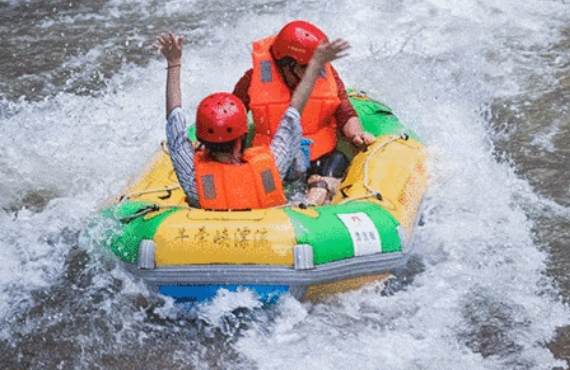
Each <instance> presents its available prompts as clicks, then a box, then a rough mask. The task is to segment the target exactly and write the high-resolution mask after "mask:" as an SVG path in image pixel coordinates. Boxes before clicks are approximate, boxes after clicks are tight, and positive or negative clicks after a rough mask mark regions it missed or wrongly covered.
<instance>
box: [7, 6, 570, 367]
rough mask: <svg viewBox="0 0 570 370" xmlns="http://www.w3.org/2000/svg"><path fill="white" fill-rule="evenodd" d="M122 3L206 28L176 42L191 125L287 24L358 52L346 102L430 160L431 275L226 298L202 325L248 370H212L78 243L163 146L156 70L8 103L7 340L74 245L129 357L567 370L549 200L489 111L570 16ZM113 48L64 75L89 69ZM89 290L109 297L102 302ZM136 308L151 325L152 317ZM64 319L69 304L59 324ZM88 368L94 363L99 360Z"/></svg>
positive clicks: (545, 11)
mask: <svg viewBox="0 0 570 370" xmlns="http://www.w3.org/2000/svg"><path fill="white" fill-rule="evenodd" d="M129 4H130V5H132V7H136V8H137V9H139V10H138V11H140V12H141V13H144V12H145V11H149V10H151V9H152V10H156V9H160V10H159V12H163V16H164V17H165V18H167V17H168V16H169V15H172V14H180V13H182V14H187V15H188V16H191V15H192V14H195V13H199V14H201V15H203V17H204V18H203V19H202V20H201V21H200V22H199V24H200V26H198V27H197V28H196V29H192V30H177V29H176V26H173V29H174V30H175V31H181V32H183V33H184V34H185V37H186V48H185V54H184V57H183V69H182V73H183V86H182V88H183V106H184V110H185V112H186V113H187V118H188V122H191V120H192V119H193V109H194V108H195V107H196V105H197V103H198V102H199V101H200V99H201V98H202V97H203V96H205V95H207V94H209V93H211V92H212V91H216V90H225V91H227V90H231V89H232V88H233V84H234V83H235V82H236V81H237V79H238V78H239V77H240V76H241V74H242V73H243V72H244V71H245V70H246V69H247V68H248V66H249V63H250V56H249V45H250V41H251V40H254V39H258V38H262V37H264V36H266V35H268V34H269V33H272V32H275V31H277V30H278V29H279V28H280V27H281V26H282V25H283V24H284V23H285V22H287V21H289V20H291V19H295V18H305V19H307V20H309V21H313V22H314V23H316V24H318V25H320V26H322V28H323V29H324V30H325V31H326V32H327V33H328V34H329V35H330V37H331V38H335V37H343V38H346V39H348V40H349V41H350V42H351V43H352V45H353V49H352V54H351V55H350V56H349V57H347V58H345V59H343V60H340V61H338V63H335V66H336V67H337V69H338V70H339V72H340V74H341V76H342V77H343V79H344V81H345V83H346V84H347V86H351V87H352V86H354V87H357V88H360V89H363V90H369V91H372V92H373V93H374V95H375V96H376V97H378V98H379V99H381V100H382V101H384V102H385V103H386V104H387V105H388V106H390V107H392V108H393V109H394V112H395V114H396V115H397V116H398V117H399V118H400V120H401V121H402V122H403V123H404V124H406V125H408V126H410V127H411V128H413V129H414V130H416V131H417V132H418V134H419V135H420V137H422V138H423V140H424V142H425V143H426V145H427V148H428V149H427V150H428V153H429V158H430V163H429V166H430V185H429V189H428V193H427V196H426V199H425V203H424V208H423V210H422V225H421V227H418V229H417V230H416V235H415V241H414V245H415V247H416V256H415V257H414V258H415V260H416V261H419V262H418V263H419V264H421V265H422V268H421V269H420V270H421V271H416V272H415V273H414V274H412V277H411V282H410V283H409V284H408V285H407V286H406V287H405V288H403V289H400V290H396V291H395V292H393V293H391V294H381V293H380V291H381V289H380V288H381V287H379V286H372V287H367V288H364V289H362V290H359V291H356V292H350V293H346V294H342V295H338V296H335V297H333V298H332V299H331V300H330V301H328V302H325V303H320V304H314V305H313V304H309V303H306V304H301V303H299V302H297V301H295V300H294V299H292V298H286V299H284V300H283V301H281V302H280V303H279V304H278V305H277V306H276V307H275V308H273V309H272V310H270V311H269V312H270V313H267V312H265V313H261V312H262V311H263V310H260V308H259V307H258V306H256V303H254V302H255V301H254V300H253V299H252V297H251V295H250V293H248V292H241V293H222V294H221V295H220V296H219V297H218V298H217V299H216V300H214V301H213V302H212V303H210V304H208V305H206V306H203V307H201V308H199V309H198V310H197V311H196V312H194V314H195V315H197V317H198V318H199V319H200V320H201V321H200V322H206V323H207V324H208V325H209V326H210V327H214V328H216V329H218V331H222V334H224V335H226V336H227V335H230V336H232V341H231V343H230V345H229V350H230V352H234V351H235V354H236V356H237V357H238V358H239V359H240V361H239V362H238V364H237V365H231V366H230V365H228V364H229V363H230V362H229V361H230V360H232V357H231V356H230V357H229V358H228V357H224V356H222V357H220V358H219V359H218V360H217V361H218V362H215V360H212V358H211V357H210V356H209V355H205V354H204V353H203V352H200V351H205V349H204V348H201V347H200V348H198V349H196V347H193V346H195V343H194V340H195V338H196V337H195V336H194V335H200V334H204V333H205V332H204V331H199V330H198V332H197V334H196V332H193V331H191V330H190V329H188V325H189V324H188V322H187V321H184V318H185V317H186V316H185V315H186V314H185V313H183V311H181V310H180V309H179V308H178V307H176V306H173V305H172V302H171V301H169V300H165V301H163V302H162V301H161V302H158V303H157V301H153V299H154V298H153V295H152V294H151V293H150V292H148V291H147V290H146V288H145V287H144V285H143V284H141V283H140V282H139V281H136V280H134V279H133V278H132V277H131V276H130V275H129V274H128V273H126V272H125V271H124V270H123V269H122V268H121V267H118V266H115V265H113V266H112V267H106V262H105V258H104V256H101V255H99V254H98V253H99V251H97V250H93V249H92V248H94V247H93V246H89V245H81V246H79V247H78V239H77V234H78V233H79V231H80V230H82V229H83V228H84V227H85V226H86V225H87V223H88V221H89V219H90V217H91V216H92V215H93V214H95V213H96V212H97V210H98V208H99V207H100V206H101V205H102V204H103V203H104V202H105V201H106V200H108V199H109V198H111V197H112V196H114V195H115V194H117V193H118V192H119V191H120V189H121V188H122V187H123V186H125V184H126V182H127V181H128V178H129V177H132V176H136V174H137V173H139V171H140V170H141V169H142V168H143V166H144V163H145V162H146V161H147V160H148V159H149V158H150V157H151V156H152V154H153V153H154V151H155V150H157V149H158V147H159V143H160V141H161V140H163V139H164V111H163V110H164V100H163V99H164V82H165V81H164V80H165V71H164V62H163V61H159V60H158V58H156V59H157V60H154V59H151V61H150V62H149V64H148V66H146V67H139V66H134V65H130V64H129V65H125V66H123V68H122V69H121V70H120V72H119V73H117V74H116V75H115V76H114V77H113V78H112V79H111V80H110V81H108V82H107V87H106V89H105V90H104V92H103V93H102V94H98V95H97V96H77V95H72V94H65V93H61V94H59V95H57V96H54V97H51V98H47V99H45V100H44V101H40V102H35V103H29V102H25V101H19V102H10V103H8V102H6V103H2V107H6V108H7V109H6V110H5V111H4V112H3V113H2V114H0V128H1V129H2V138H1V140H2V142H3V145H2V148H0V165H1V166H0V179H1V180H2V181H1V182H0V194H2V195H3V196H2V198H1V200H0V205H1V206H2V207H3V208H7V209H11V211H10V212H5V213H0V258H1V259H2V261H3V263H2V264H1V265H0V319H1V320H3V321H4V322H7V323H10V324H12V325H13V326H9V328H8V329H5V330H4V331H2V332H0V334H1V335H2V338H3V339H5V340H8V341H10V339H11V336H12V335H14V334H13V332H14V330H15V329H14V327H15V325H16V324H15V323H14V322H13V321H11V319H10V317H12V316H13V315H15V314H16V313H18V312H23V311H24V310H25V308H26V307H28V306H29V305H31V304H32V303H31V301H32V298H31V297H32V295H33V294H32V293H33V292H34V291H35V290H38V289H49V288H50V287H52V288H53V285H54V281H56V280H57V279H58V278H59V277H61V275H62V274H64V273H65V271H66V268H67V267H66V264H65V261H66V258H68V255H69V253H70V249H71V250H73V249H74V248H79V250H80V251H84V252H85V251H88V253H89V254H91V253H94V255H96V256H97V257H95V258H94V261H92V263H91V264H89V263H88V264H87V265H86V267H85V269H87V270H86V271H87V273H88V274H90V275H93V278H92V282H91V286H89V287H87V288H86V290H85V291H82V293H78V296H77V299H79V300H84V301H85V303H86V304H89V305H90V306H94V307H96V309H97V310H96V311H95V312H94V315H96V317H99V318H100V319H102V320H103V321H105V320H108V321H109V322H108V323H105V325H107V324H108V325H109V326H111V325H115V326H118V327H120V329H119V330H118V332H117V334H116V335H115V336H114V339H115V340H118V342H119V347H120V348H123V349H124V350H125V351H128V348H130V347H128V343H132V342H133V341H134V342H138V343H140V346H144V345H146V343H147V342H148V341H152V340H157V338H161V339H160V341H161V343H164V342H165V341H166V340H165V339H164V338H163V337H162V334H161V333H162V332H164V331H165V330H169V331H173V332H174V334H173V335H174V336H175V337H176V338H177V340H178V341H179V342H177V343H178V344H177V345H179V346H180V347H177V346H175V347H174V348H173V356H174V358H175V359H174V360H172V361H174V363H176V361H180V362H181V363H189V364H192V365H194V366H196V367H198V368H207V367H208V365H207V363H208V362H209V361H214V363H216V364H217V365H219V364H220V363H222V364H226V361H228V362H227V364H226V365H228V366H227V368H240V366H241V367H242V368H252V367H255V368H258V369H285V368H292V367H293V368H295V369H305V368H307V369H308V368H318V369H339V368H358V369H378V368H382V369H383V368H396V369H403V368H406V369H457V368H469V369H497V368H504V369H514V368H533V369H551V368H552V367H554V366H561V363H560V362H557V361H556V360H554V358H553V356H552V354H551V353H550V351H549V350H548V349H546V348H545V343H547V342H548V341H549V340H550V339H551V337H552V336H553V334H554V330H555V328H556V327H558V326H563V325H568V314H569V311H568V309H567V308H566V307H565V306H563V305H562V304H561V303H560V302H559V301H558V299H557V293H556V289H555V287H553V286H552V282H551V281H550V280H549V279H548V278H547V277H546V276H545V274H544V271H545V259H546V258H547V256H546V254H545V253H544V252H542V251H541V250H540V248H539V247H538V246H537V245H536V244H535V241H534V239H533V231H532V227H533V225H532V222H531V221H529V219H528V217H527V214H526V212H527V211H528V208H527V206H528V202H531V203H532V202H535V201H542V200H541V199H540V197H538V198H537V197H536V195H535V194H534V193H533V192H532V190H531V189H530V187H529V186H528V185H527V184H526V183H525V182H524V181H522V180H520V179H518V178H517V176H516V175H515V174H514V171H513V169H512V168H511V166H510V165H509V164H508V163H506V162H497V161H496V159H495V158H494V155H493V145H492V142H491V140H490V137H489V135H492V132H490V130H489V122H487V117H488V113H489V106H490V104H491V103H492V102H493V100H494V99H500V98H504V97H508V96H510V95H514V94H517V93H519V92H520V90H521V89H522V87H523V86H524V85H525V84H526V83H527V82H526V81H527V77H528V76H529V74H530V73H533V74H534V73H536V74H540V73H541V68H543V67H542V66H541V65H540V58H538V57H535V56H534V55H533V53H532V49H533V47H535V46H536V45H542V44H546V43H549V42H551V41H553V40H556V39H557V37H558V30H559V29H560V28H561V27H562V25H563V24H564V22H567V21H568V14H569V13H568V6H567V5H565V4H564V3H561V2H557V1H542V0H534V1H531V2H517V1H505V2H501V3H500V4H499V3H497V2H492V1H484V2H481V1H479V2H474V1H473V2H467V3H464V4H461V5H458V4H457V2H453V1H443V0H439V1H436V0H434V1H404V2H401V1H382V2H378V1H372V0H369V1H366V0H361V1H358V2H354V1H342V0H334V1H332V2H327V3H321V2H317V1H293V2H287V4H282V3H280V2H269V1H255V2H254V3H252V4H249V5H251V8H248V7H247V6H245V5H244V4H242V3H241V2H236V4H237V5H235V4H234V6H235V7H236V9H232V7H231V6H230V5H228V4H226V2H222V1H220V2H218V1H216V2H208V6H209V7H210V8H209V9H204V8H202V7H201V5H200V2H195V1H189V2H183V1H171V2H168V3H166V6H165V7H164V8H161V7H159V6H157V4H155V3H153V2H144V1H142V2H133V1H124V0H123V1H118V0H117V1H114V2H112V3H111V4H110V5H109V7H110V8H113V9H115V11H114V12H110V14H116V15H117V19H118V17H120V15H121V11H122V10H121V9H123V8H124V6H126V5H129ZM129 9H131V10H132V8H129ZM131 10H129V11H131ZM232 10H234V11H232ZM277 10H278V11H277ZM185 12H186V13H185ZM216 12H219V14H215V13H216ZM149 13H150V12H149ZM153 14H154V16H160V14H162V13H160V14H158V15H157V14H156V13H153ZM161 31H162V30H156V32H157V33H158V32H161ZM194 40H199V42H194ZM205 40H206V41H205ZM150 43H152V40H145V41H144V44H145V45H143V47H144V48H146V47H149V46H150ZM101 50H102V49H101V48H100V47H96V48H94V49H93V50H92V51H91V52H90V53H91V54H90V53H87V54H85V55H84V56H83V57H78V58H84V59H81V60H80V59H72V60H70V61H69V63H72V64H73V63H75V64H77V65H80V64H82V63H89V61H96V60H98V56H99V55H98V53H100V52H101ZM521 51H524V52H521ZM8 108H9V109H8ZM547 135H548V134H547ZM546 139H547V137H546V138H545V139H544V140H546ZM537 140H543V139H541V138H537ZM544 145H548V144H547V142H545V144H544ZM38 190H47V191H49V194H52V195H51V196H50V197H48V198H49V199H48V200H47V201H49V202H48V204H47V206H46V207H45V208H44V209H43V210H41V211H40V212H32V211H31V210H28V209H26V208H24V209H19V208H21V206H26V204H25V202H23V201H22V199H24V198H25V195H26V194H28V193H30V192H33V191H38ZM50 199H51V200H50ZM18 205H20V207H19V206H18ZM14 209H16V210H18V209H19V210H18V211H14ZM560 212H563V211H560ZM95 249H96V248H95ZM117 281H119V282H120V283H117ZM101 292H107V293H101ZM95 293H96V294H102V297H103V298H102V301H100V300H97V301H96V302H93V299H94V298H92V296H93V295H94V294H95ZM139 296H142V297H144V299H145V300H149V301H151V304H150V306H152V307H154V309H153V310H149V309H147V308H145V309H143V308H140V305H139V304H138V303H136V302H137V300H138V299H139V298H137V297H139ZM236 304H237V306H236ZM238 306H240V307H246V308H247V310H249V311H250V312H254V314H253V319H252V321H253V323H251V324H250V325H246V327H245V329H243V328H242V329H241V330H240V331H239V332H240V335H243V336H242V337H240V336H233V333H234V332H235V330H237V329H235V328H234V329H231V328H227V325H228V322H229V321H228V320H227V317H228V315H230V313H232V312H234V311H235V310H236V309H237V307H238ZM70 307H72V306H71V305H69V306H67V305H66V306H63V307H61V310H62V311H61V312H60V314H62V315H66V314H68V313H69V312H66V310H71V308H70ZM145 307H147V306H145ZM137 310H138V311H137ZM56 312H57V309H56ZM149 312H152V317H154V319H150V320H149V317H148V315H149ZM256 312H257V313H256ZM97 315H98V316H97ZM264 315H265V316H264ZM156 317H158V318H156ZM42 320H45V321H47V322H48V323H50V322H51V323H54V322H60V321H59V320H63V319H56V318H54V319H53V321H50V319H49V318H46V317H44V318H43V319H42ZM119 322H120V324H119ZM192 322H193V321H192ZM235 322H236V321H231V322H230V323H235ZM34 323H38V321H34V320H30V325H32V327H30V332H33V331H34V327H33V325H34ZM160 323H162V325H163V326H161V325H160ZM237 323H238V324H237V325H238V326H239V325H241V324H242V323H243V321H240V320H238V321H237ZM201 325H202V324H201ZM105 333H106V332H104V331H94V333H93V334H91V335H90V336H89V335H88V336H87V337H81V340H80V342H81V341H82V342H81V343H82V346H83V348H91V349H93V348H95V350H97V348H104V349H101V351H104V350H105V351H107V350H109V349H108V347H105V346H103V344H98V343H100V342H104V341H105V340H106V339H108V338H107V337H106V335H107V334H105ZM228 333H230V334H228ZM212 335H213V334H212ZM222 342H223V341H222ZM167 343H168V342H167ZM99 345H100V346H101V347H98V346H99ZM184 346H188V347H191V348H193V349H196V352H192V351H188V352H185V351H184V350H183V348H184ZM218 349H219V351H220V352H223V351H225V350H227V349H228V348H227V347H225V344H224V345H222V344H219V345H218ZM85 356H86V357H85V358H84V359H83V360H82V361H85V362H83V363H84V364H86V363H88V361H92V360H93V357H89V356H88V355H85ZM92 356H94V357H96V355H92ZM205 358H206V359H207V361H206V362H205V360H204V359H205ZM157 362H158V361H157Z"/></svg>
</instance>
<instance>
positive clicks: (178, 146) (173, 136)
mask: <svg viewBox="0 0 570 370" xmlns="http://www.w3.org/2000/svg"><path fill="white" fill-rule="evenodd" d="M166 140H167V141H168V151H169V153H170V158H171V160H172V165H173V166H174V171H175V172H176V177H178V182H179V183H180V186H182V189H184V193H186V196H187V197H188V202H189V203H190V204H191V205H197V204H198V192H197V190H196V171H195V168H194V148H193V147H192V143H191V142H190V139H189V138H188V134H187V131H186V117H185V116H184V113H183V111H182V108H180V107H178V108H174V109H173V110H172V112H170V114H169V115H168V119H167V122H166Z"/></svg>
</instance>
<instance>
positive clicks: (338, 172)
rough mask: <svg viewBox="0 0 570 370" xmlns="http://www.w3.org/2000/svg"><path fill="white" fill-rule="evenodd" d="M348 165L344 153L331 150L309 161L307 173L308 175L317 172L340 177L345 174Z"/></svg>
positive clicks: (322, 174)
mask: <svg viewBox="0 0 570 370" xmlns="http://www.w3.org/2000/svg"><path fill="white" fill-rule="evenodd" d="M348 165H349V162H348V158H346V156H345V155H344V153H342V152H340V151H338V150H333V151H332V152H330V153H328V154H325V155H323V156H322V157H320V158H319V159H317V160H315V161H313V162H311V165H310V167H309V170H308V171H307V174H308V175H309V176H311V175H314V174H317V175H320V176H326V177H335V178H337V179H342V178H343V177H344V175H345V174H346V170H347V168H348Z"/></svg>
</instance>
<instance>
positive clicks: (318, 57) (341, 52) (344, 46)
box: [311, 39, 350, 67]
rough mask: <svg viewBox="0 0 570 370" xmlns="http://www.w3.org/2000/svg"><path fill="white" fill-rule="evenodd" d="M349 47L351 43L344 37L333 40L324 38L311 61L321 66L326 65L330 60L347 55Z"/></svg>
mask: <svg viewBox="0 0 570 370" xmlns="http://www.w3.org/2000/svg"><path fill="white" fill-rule="evenodd" d="M348 49H350V44H349V43H348V41H345V40H343V39H336V40H334V41H333V42H329V41H328V40H322V41H321V42H320V43H319V46H317V50H315V53H314V54H313V57H312V58H311V62H312V63H315V64H317V65H318V66H319V67H324V65H325V64H327V63H328V62H332V61H333V60H335V59H340V58H343V57H345V56H347V55H348V53H347V52H346V51H347V50H348Z"/></svg>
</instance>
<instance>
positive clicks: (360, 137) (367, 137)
mask: <svg viewBox="0 0 570 370" xmlns="http://www.w3.org/2000/svg"><path fill="white" fill-rule="evenodd" d="M351 141H352V144H353V145H354V146H356V147H358V148H362V147H364V146H368V145H372V144H373V143H374V141H376V138H375V137H374V135H372V134H371V133H369V132H364V131H362V132H359V133H357V134H354V135H352V137H351Z"/></svg>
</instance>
